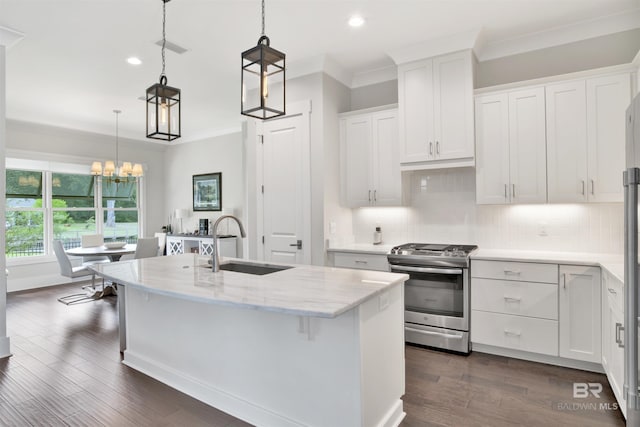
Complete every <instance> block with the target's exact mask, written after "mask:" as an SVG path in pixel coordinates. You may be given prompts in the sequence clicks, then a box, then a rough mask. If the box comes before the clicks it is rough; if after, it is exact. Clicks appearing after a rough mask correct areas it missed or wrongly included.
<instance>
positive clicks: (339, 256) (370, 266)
mask: <svg viewBox="0 0 640 427" xmlns="http://www.w3.org/2000/svg"><path fill="white" fill-rule="evenodd" d="M333 266H334V267H342V268H355V269H358V270H379V271H389V262H388V261H387V255H386V254H381V255H374V254H356V253H345V252H334V254H333Z"/></svg>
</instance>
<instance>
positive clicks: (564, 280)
mask: <svg viewBox="0 0 640 427" xmlns="http://www.w3.org/2000/svg"><path fill="white" fill-rule="evenodd" d="M562 288H563V289H567V273H562Z"/></svg>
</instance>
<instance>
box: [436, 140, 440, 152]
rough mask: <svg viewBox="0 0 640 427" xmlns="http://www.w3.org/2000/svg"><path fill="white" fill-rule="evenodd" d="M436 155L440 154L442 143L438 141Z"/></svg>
mask: <svg viewBox="0 0 640 427" xmlns="http://www.w3.org/2000/svg"><path fill="white" fill-rule="evenodd" d="M436 154H440V141H436Z"/></svg>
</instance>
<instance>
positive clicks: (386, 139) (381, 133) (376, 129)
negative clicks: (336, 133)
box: [340, 109, 402, 207]
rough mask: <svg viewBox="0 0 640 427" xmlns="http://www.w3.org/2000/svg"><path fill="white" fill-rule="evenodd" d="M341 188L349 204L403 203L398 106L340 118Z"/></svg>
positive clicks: (357, 205)
mask: <svg viewBox="0 0 640 427" xmlns="http://www.w3.org/2000/svg"><path fill="white" fill-rule="evenodd" d="M340 135H341V137H340V150H341V155H340V159H341V188H342V192H343V194H342V196H343V197H342V199H343V203H344V204H345V205H346V206H349V207H362V206H394V205H395V206H397V205H400V204H401V203H402V187H401V174H400V161H399V153H398V113H397V109H391V110H383V111H375V112H371V113H362V114H355V115H354V114H353V113H347V114H345V115H343V116H341V119H340Z"/></svg>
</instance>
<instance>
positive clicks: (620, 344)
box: [616, 322, 624, 348]
mask: <svg viewBox="0 0 640 427" xmlns="http://www.w3.org/2000/svg"><path fill="white" fill-rule="evenodd" d="M622 331H624V326H622V323H618V322H616V343H617V344H618V347H620V348H624V343H623V342H622V338H620V332H622Z"/></svg>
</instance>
